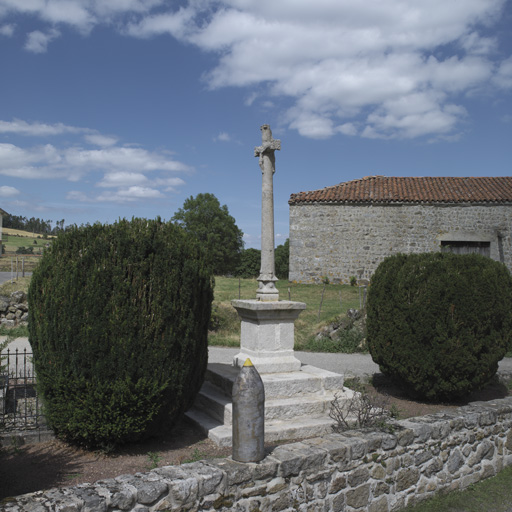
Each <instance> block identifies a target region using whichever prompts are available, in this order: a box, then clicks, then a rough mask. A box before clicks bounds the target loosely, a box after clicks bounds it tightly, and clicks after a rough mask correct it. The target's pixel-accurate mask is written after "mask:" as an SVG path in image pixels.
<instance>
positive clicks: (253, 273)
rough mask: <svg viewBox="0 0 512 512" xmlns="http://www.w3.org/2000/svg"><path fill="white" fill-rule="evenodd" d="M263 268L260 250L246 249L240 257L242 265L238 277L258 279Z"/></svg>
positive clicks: (237, 272)
mask: <svg viewBox="0 0 512 512" xmlns="http://www.w3.org/2000/svg"><path fill="white" fill-rule="evenodd" d="M260 267H261V251H260V250H259V249H252V248H249V249H244V250H243V251H242V254H241V256H240V264H239V265H238V267H237V269H236V276H237V277H243V278H251V277H258V276H259V274H260Z"/></svg>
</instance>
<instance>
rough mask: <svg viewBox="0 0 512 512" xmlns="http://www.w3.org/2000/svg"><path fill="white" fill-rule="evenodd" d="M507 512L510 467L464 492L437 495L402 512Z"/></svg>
mask: <svg viewBox="0 0 512 512" xmlns="http://www.w3.org/2000/svg"><path fill="white" fill-rule="evenodd" d="M489 510H492V511H493V512H507V511H510V510H512V466H508V467H507V468H505V469H503V470H502V471H501V472H500V473H499V474H498V475H496V476H495V477H492V478H489V479H487V480H483V481H482V482H478V483H476V484H474V485H471V486H470V487H468V488H467V489H466V490H464V491H458V492H451V493H449V494H443V495H438V496H436V497H434V498H431V499H429V500H426V501H424V502H423V503H420V504H419V505H416V506H413V507H407V508H405V509H403V511H404V512H488V511H489Z"/></svg>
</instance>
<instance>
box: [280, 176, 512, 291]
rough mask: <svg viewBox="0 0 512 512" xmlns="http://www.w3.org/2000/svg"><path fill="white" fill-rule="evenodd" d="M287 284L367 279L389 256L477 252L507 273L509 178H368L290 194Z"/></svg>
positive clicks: (510, 255) (511, 220) (510, 263)
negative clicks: (500, 266) (432, 252)
mask: <svg viewBox="0 0 512 512" xmlns="http://www.w3.org/2000/svg"><path fill="white" fill-rule="evenodd" d="M289 205H290V274H289V278H290V280H291V281H297V282H301V283H308V282H318V281H320V280H321V279H322V277H324V276H327V277H329V279H330V280H331V282H343V283H348V282H349V281H350V278H351V277H352V276H354V277H357V278H362V279H369V278H370V277H371V275H372V273H373V272H374V271H375V269H376V268H377V266H378V265H379V263H380V262H381V261H382V260H383V259H384V258H385V257H386V256H389V255H391V254H395V253H411V252H429V251H452V252H458V253H466V252H479V253H481V254H484V255H486V256H489V257H491V258H493V259H494V260H497V261H502V262H503V263H505V264H506V265H507V267H508V268H509V270H512V246H511V229H512V176H504V177H481V178H463V177H410V178H408V177H387V176H369V177H366V178H362V179H358V180H353V181H348V182H345V183H340V184H339V185H335V186H332V187H326V188H323V189H320V190H313V191H310V192H299V193H298V194H292V195H291V197H290V200H289Z"/></svg>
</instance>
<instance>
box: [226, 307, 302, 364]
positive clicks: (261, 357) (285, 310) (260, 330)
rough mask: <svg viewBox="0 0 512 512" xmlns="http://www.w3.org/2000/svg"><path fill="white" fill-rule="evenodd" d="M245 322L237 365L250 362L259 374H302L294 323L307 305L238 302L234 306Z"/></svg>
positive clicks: (236, 358) (236, 357) (243, 322)
mask: <svg viewBox="0 0 512 512" xmlns="http://www.w3.org/2000/svg"><path fill="white" fill-rule="evenodd" d="M231 304H232V305H233V307H234V308H235V309H236V310H237V312H238V315H239V316H240V319H241V324H242V325H241V336H240V353H239V354H237V355H236V356H235V357H234V359H233V365H234V366H238V367H242V366H243V365H244V363H245V360H246V359H247V358H250V359H251V361H252V364H253V365H254V366H255V367H256V368H257V370H258V372H259V373H282V372H293V371H298V370H300V367H301V362H300V361H299V360H298V359H297V358H296V357H295V356H294V355H293V346H294V341H295V326H294V322H295V320H296V319H297V317H298V316H299V315H300V313H301V312H302V311H303V310H304V309H306V304H304V303H303V302H292V301H286V300H283V301H278V302H262V301H259V300H234V301H232V302H231Z"/></svg>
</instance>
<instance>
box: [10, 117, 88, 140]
mask: <svg viewBox="0 0 512 512" xmlns="http://www.w3.org/2000/svg"><path fill="white" fill-rule="evenodd" d="M88 131H89V130H87V129H85V128H77V127H75V126H66V125H65V124H62V123H57V124H46V123H39V122H32V123H28V122H27V121H22V120H21V119H13V120H12V121H1V120H0V133H15V134H18V135H31V136H36V137H43V136H49V135H61V134H63V133H81V132H88Z"/></svg>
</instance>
